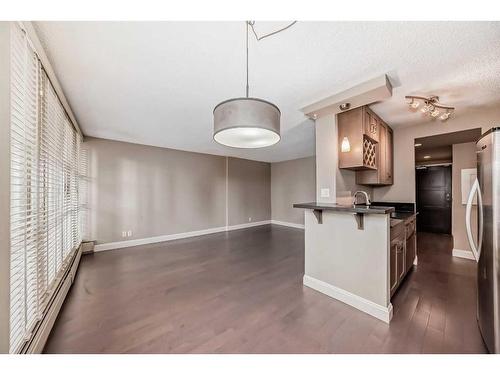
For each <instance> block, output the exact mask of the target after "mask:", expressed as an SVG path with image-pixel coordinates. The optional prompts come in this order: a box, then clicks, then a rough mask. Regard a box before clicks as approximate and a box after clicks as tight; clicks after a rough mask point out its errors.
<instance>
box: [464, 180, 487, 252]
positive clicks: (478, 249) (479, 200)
mask: <svg viewBox="0 0 500 375" xmlns="http://www.w3.org/2000/svg"><path fill="white" fill-rule="evenodd" d="M476 192H477V205H478V208H479V215H478V216H479V217H478V220H479V228H478V230H479V233H478V237H479V238H478V244H477V246H476V244H475V243H474V237H473V236H472V229H471V214H472V201H473V200H474V195H475V193H476ZM465 227H466V229H467V239H468V240H469V245H470V248H471V250H472V254H474V258H476V262H479V256H480V255H481V246H482V244H483V197H482V195H481V188H480V186H479V181H478V180H477V179H476V180H475V181H474V184H473V185H472V188H471V189H470V193H469V198H468V199H467V206H466V210H465Z"/></svg>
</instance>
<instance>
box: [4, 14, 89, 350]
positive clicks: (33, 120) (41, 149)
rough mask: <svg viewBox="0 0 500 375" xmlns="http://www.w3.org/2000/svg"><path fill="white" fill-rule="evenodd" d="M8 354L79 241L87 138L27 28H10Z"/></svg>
mask: <svg viewBox="0 0 500 375" xmlns="http://www.w3.org/2000/svg"><path fill="white" fill-rule="evenodd" d="M11 35H12V36H11V217H10V220H11V265H10V272H11V273H10V275H11V276H10V352H12V353H15V352H18V351H19V350H20V349H21V348H22V346H23V344H24V343H25V342H26V341H27V340H29V339H30V336H31V334H32V331H33V329H34V327H35V326H36V324H37V322H38V321H39V320H40V319H41V318H42V317H43V315H44V312H45V310H46V308H47V304H48V302H49V300H50V297H51V296H52V294H53V292H54V291H55V288H56V286H57V283H58V281H59V278H60V277H61V275H62V274H63V273H64V271H65V270H66V269H65V268H66V266H67V263H68V260H69V259H70V257H71V255H72V254H73V253H74V251H75V250H76V248H77V247H78V245H79V244H80V241H81V236H80V229H79V222H80V219H79V200H78V166H79V151H80V143H81V138H80V135H79V133H77V132H76V130H75V129H74V127H73V126H72V124H71V121H70V120H69V118H68V116H67V114H66V112H65V110H64V107H63V106H62V104H61V102H60V101H59V99H58V97H57V94H56V92H55V90H54V88H53V87H52V84H51V83H50V80H49V79H48V76H47V75H46V73H45V72H44V70H43V67H42V66H41V64H40V62H39V59H38V57H37V55H36V52H35V50H34V48H33V47H32V45H31V43H30V41H29V39H28V38H27V36H26V34H25V32H24V31H23V30H22V29H21V27H20V25H19V24H16V23H13V24H12V32H11Z"/></svg>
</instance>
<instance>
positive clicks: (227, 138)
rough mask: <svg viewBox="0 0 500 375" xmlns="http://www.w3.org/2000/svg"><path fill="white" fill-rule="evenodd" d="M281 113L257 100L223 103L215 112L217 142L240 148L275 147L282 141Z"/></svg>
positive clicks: (247, 99)
mask: <svg viewBox="0 0 500 375" xmlns="http://www.w3.org/2000/svg"><path fill="white" fill-rule="evenodd" d="M280 117H281V112H280V110H279V108H278V107H277V106H275V105H274V104H272V103H270V102H267V101H265V100H262V99H257V98H236V99H229V100H226V101H223V102H222V103H220V104H218V105H217V106H216V107H215V109H214V139H215V141H216V142H218V143H220V144H222V145H225V146H229V147H237V148H260V147H267V146H272V145H274V144H276V143H277V142H279V140H280Z"/></svg>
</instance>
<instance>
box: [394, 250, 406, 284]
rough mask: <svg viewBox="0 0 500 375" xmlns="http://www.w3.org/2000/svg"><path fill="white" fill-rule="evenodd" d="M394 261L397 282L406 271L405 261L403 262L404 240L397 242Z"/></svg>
mask: <svg viewBox="0 0 500 375" xmlns="http://www.w3.org/2000/svg"><path fill="white" fill-rule="evenodd" d="M396 258H397V259H396V263H397V269H398V283H399V282H400V281H401V280H402V279H403V277H404V275H405V273H406V263H405V242H404V241H400V242H399V243H398V250H397V251H396Z"/></svg>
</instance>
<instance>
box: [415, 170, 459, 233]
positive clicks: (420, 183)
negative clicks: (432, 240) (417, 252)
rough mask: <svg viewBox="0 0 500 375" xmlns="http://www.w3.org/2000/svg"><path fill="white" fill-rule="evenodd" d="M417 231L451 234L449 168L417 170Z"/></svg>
mask: <svg viewBox="0 0 500 375" xmlns="http://www.w3.org/2000/svg"><path fill="white" fill-rule="evenodd" d="M416 177H417V181H416V184H417V192H416V193H417V212H418V215H417V230H418V231H419V232H432V233H446V234H451V166H436V167H427V168H425V169H417V171H416Z"/></svg>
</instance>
